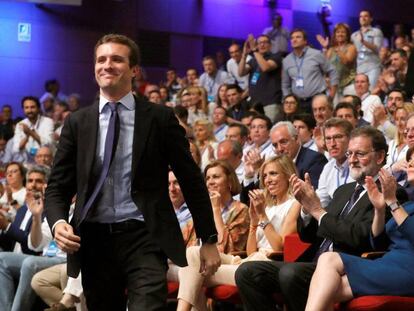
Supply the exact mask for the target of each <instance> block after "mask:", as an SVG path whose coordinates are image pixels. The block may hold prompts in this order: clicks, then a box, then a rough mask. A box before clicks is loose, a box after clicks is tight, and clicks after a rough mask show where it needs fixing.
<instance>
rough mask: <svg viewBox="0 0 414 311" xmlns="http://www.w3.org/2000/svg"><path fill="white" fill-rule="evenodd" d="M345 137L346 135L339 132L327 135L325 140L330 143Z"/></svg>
mask: <svg viewBox="0 0 414 311" xmlns="http://www.w3.org/2000/svg"><path fill="white" fill-rule="evenodd" d="M344 137H345V135H343V134H337V135H333V136H325V142H327V143H330V142H333V141H338V140H341V139H342V138H344Z"/></svg>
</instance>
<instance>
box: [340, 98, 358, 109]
mask: <svg viewBox="0 0 414 311" xmlns="http://www.w3.org/2000/svg"><path fill="white" fill-rule="evenodd" d="M344 97H351V98H352V105H354V106H355V109H356V107H360V106H361V105H362V101H361V98H359V97H358V96H356V95H345V96H344Z"/></svg>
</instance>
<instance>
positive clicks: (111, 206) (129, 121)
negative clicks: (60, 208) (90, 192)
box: [87, 92, 144, 223]
mask: <svg viewBox="0 0 414 311" xmlns="http://www.w3.org/2000/svg"><path fill="white" fill-rule="evenodd" d="M108 102H109V100H107V99H106V98H104V97H103V96H102V95H101V96H100V99H99V133H98V141H97V146H96V155H95V158H96V161H95V166H94V171H95V175H96V176H99V173H100V170H101V169H102V163H103V157H104V151H105V139H106V133H107V131H108V125H109V118H110V116H111V110H110V108H109V106H108V105H107V103H108ZM118 102H119V104H118V116H119V124H120V131H119V139H118V144H117V147H116V152H115V156H114V159H113V161H112V164H111V167H110V169H109V173H108V177H107V178H106V180H105V182H104V185H103V187H102V190H101V195H100V196H98V199H97V201H96V203H95V206H94V207H92V210H91V213H90V214H89V215H88V217H87V221H89V222H101V223H114V222H121V221H125V220H127V219H138V220H142V221H143V220H144V217H143V215H142V213H141V212H140V210H139V209H138V208H137V206H136V205H135V203H134V202H133V201H132V197H131V177H132V176H131V168H132V144H133V140H134V122H135V99H134V96H133V95H132V93H131V92H130V93H128V94H127V95H125V96H124V97H123V98H121V99H120V100H119V101H118Z"/></svg>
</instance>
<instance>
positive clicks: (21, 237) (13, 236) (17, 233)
mask: <svg viewBox="0 0 414 311" xmlns="http://www.w3.org/2000/svg"><path fill="white" fill-rule="evenodd" d="M26 212H27V206H26V205H23V206H22V207H20V208H19V209H18V210H17V213H16V218H15V219H14V221H13V222H12V223H11V224H10V227H9V230H7V232H5V233H3V234H2V236H3V237H4V240H3V241H2V242H3V243H4V244H3V245H7V247H5V250H7V251H13V249H14V246H15V245H16V242H19V243H20V246H21V248H22V252H23V253H24V254H28V255H38V254H39V253H38V252H34V251H32V250H30V249H29V246H28V238H29V234H30V229H31V227H32V217H30V219H29V221H28V222H27V224H26V226H25V228H24V230H22V229H20V226H21V224H22V222H23V219H24V216H25V215H26Z"/></svg>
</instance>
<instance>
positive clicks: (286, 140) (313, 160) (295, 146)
mask: <svg viewBox="0 0 414 311" xmlns="http://www.w3.org/2000/svg"><path fill="white" fill-rule="evenodd" d="M270 140H271V142H272V145H273V147H274V151H275V153H276V154H286V155H287V156H288V157H289V158H291V159H292V160H293V162H295V165H296V169H297V171H298V176H299V177H300V178H301V179H303V178H304V177H305V173H309V176H310V178H311V181H312V185H313V187H314V188H315V189H316V188H318V180H319V176H320V175H321V173H322V170H323V167H324V166H325V164H326V163H327V162H328V160H327V159H326V157H325V156H324V155H322V154H321V153H319V152H316V151H313V150H311V149H308V148H304V147H302V146H301V144H300V140H299V137H298V132H297V130H296V128H295V127H294V125H293V124H292V123H291V122H289V121H281V122H278V123H276V124H275V125H274V126H273V128H272V129H271V130H270Z"/></svg>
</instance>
